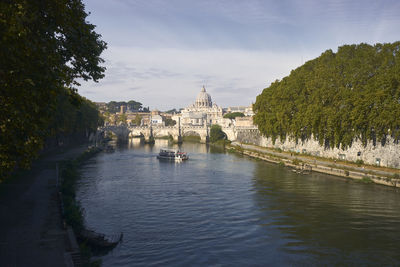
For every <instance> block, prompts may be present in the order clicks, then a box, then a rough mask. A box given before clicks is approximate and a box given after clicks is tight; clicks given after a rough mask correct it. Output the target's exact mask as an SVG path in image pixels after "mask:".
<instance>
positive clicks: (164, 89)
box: [80, 47, 302, 110]
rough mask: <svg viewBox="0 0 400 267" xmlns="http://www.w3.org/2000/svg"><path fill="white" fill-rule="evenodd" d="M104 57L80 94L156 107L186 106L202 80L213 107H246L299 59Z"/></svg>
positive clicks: (166, 52)
mask: <svg viewBox="0 0 400 267" xmlns="http://www.w3.org/2000/svg"><path fill="white" fill-rule="evenodd" d="M104 57H105V59H106V65H107V69H108V70H107V72H106V77H105V79H103V80H102V81H100V82H99V83H98V84H93V83H88V84H83V85H82V87H81V89H80V93H81V94H83V95H86V94H88V93H89V92H93V91H94V90H96V91H97V94H96V95H95V96H94V95H93V94H92V93H91V94H90V95H87V96H88V97H90V99H92V100H94V101H111V100H130V99H134V100H137V101H140V102H142V103H143V104H144V105H146V106H150V107H152V108H158V109H161V110H165V109H169V108H174V107H184V106H187V105H188V104H190V103H191V102H193V101H194V98H195V96H196V95H197V93H198V92H199V90H200V88H201V86H202V85H203V84H204V85H205V86H206V89H207V90H208V92H209V93H210V94H211V96H212V97H213V101H214V102H216V103H217V104H219V105H222V106H232V105H247V104H250V103H251V102H254V101H255V98H256V96H257V95H258V94H259V93H261V91H262V89H263V88H265V87H267V86H268V85H269V84H270V83H271V82H272V81H274V80H275V79H277V78H282V77H283V76H286V75H288V74H289V72H290V70H291V69H294V68H296V67H297V66H299V65H301V63H302V62H301V57H299V55H297V54H277V53H271V52H267V51H253V52H252V51H245V50H216V49H212V50H179V49H144V48H134V47H110V48H109V49H108V50H107V52H106V53H105V55H104ZM132 88H133V89H134V90H132Z"/></svg>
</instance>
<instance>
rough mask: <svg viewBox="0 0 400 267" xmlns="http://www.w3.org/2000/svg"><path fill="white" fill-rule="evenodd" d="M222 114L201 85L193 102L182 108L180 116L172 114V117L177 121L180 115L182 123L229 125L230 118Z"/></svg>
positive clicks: (220, 109)
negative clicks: (225, 117)
mask: <svg viewBox="0 0 400 267" xmlns="http://www.w3.org/2000/svg"><path fill="white" fill-rule="evenodd" d="M222 114H223V112H222V108H221V107H219V106H218V105H217V104H215V103H213V102H212V100H211V96H210V95H209V94H208V93H207V92H206V89H205V88H204V86H203V87H202V88H201V91H200V93H199V94H198V95H197V97H196V100H195V103H194V104H192V105H190V106H188V107H187V108H185V109H183V110H182V111H181V114H180V116H179V115H175V116H173V119H174V120H176V121H177V119H178V117H180V118H181V124H182V125H192V126H203V125H205V124H207V125H211V124H219V125H221V126H229V125H230V124H231V120H230V119H224V118H223V117H222Z"/></svg>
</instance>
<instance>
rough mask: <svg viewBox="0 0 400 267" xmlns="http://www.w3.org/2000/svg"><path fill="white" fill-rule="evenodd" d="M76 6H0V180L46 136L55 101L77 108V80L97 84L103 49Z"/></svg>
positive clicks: (65, 2) (66, 0) (8, 1)
mask: <svg viewBox="0 0 400 267" xmlns="http://www.w3.org/2000/svg"><path fill="white" fill-rule="evenodd" d="M86 17H87V14H86V12H85V10H84V5H83V4H82V3H81V1H80V0H43V1H28V0H4V1H1V3H0V88H1V94H0V144H1V147H0V178H1V177H4V176H5V175H7V173H9V171H11V170H13V169H14V168H16V167H17V166H20V167H27V166H29V164H30V161H31V159H32V158H33V157H34V156H35V155H36V154H37V152H38V151H39V149H40V148H41V147H42V145H43V142H44V139H45V137H46V136H48V134H49V130H48V129H49V128H48V126H49V124H50V122H51V120H52V116H53V115H54V112H55V110H56V105H57V101H58V97H59V96H60V95H62V94H67V95H68V98H69V100H70V101H71V103H73V104H74V105H76V106H79V104H80V103H81V100H82V99H81V98H80V97H79V96H78V95H77V93H76V91H77V90H76V86H78V85H79V83H78V80H85V81H86V80H89V79H92V80H94V81H98V80H99V79H101V78H102V77H103V76H104V74H103V72H104V70H105V68H104V67H101V66H100V64H101V63H102V62H103V60H102V59H101V58H100V54H101V52H102V51H103V50H104V49H105V48H106V44H105V42H103V41H102V40H101V36H100V35H99V34H97V33H96V32H95V31H94V28H95V26H94V25H92V24H90V23H88V22H87V21H86Z"/></svg>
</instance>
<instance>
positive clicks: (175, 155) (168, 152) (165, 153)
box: [157, 148, 189, 161]
mask: <svg viewBox="0 0 400 267" xmlns="http://www.w3.org/2000/svg"><path fill="white" fill-rule="evenodd" d="M157 158H158V159H163V160H171V161H184V160H188V159H189V156H188V155H187V154H186V152H181V151H179V150H178V149H170V148H161V149H160V153H159V154H158V155H157Z"/></svg>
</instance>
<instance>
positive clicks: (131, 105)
mask: <svg viewBox="0 0 400 267" xmlns="http://www.w3.org/2000/svg"><path fill="white" fill-rule="evenodd" d="M106 105H107V110H108V111H109V112H111V113H117V112H120V110H121V106H126V107H127V108H128V109H130V110H132V111H133V110H135V111H146V110H147V109H146V108H144V109H143V107H142V103H140V102H136V101H134V100H129V101H128V102H125V101H110V102H108V103H107V104H106ZM147 111H148V110H147Z"/></svg>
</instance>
